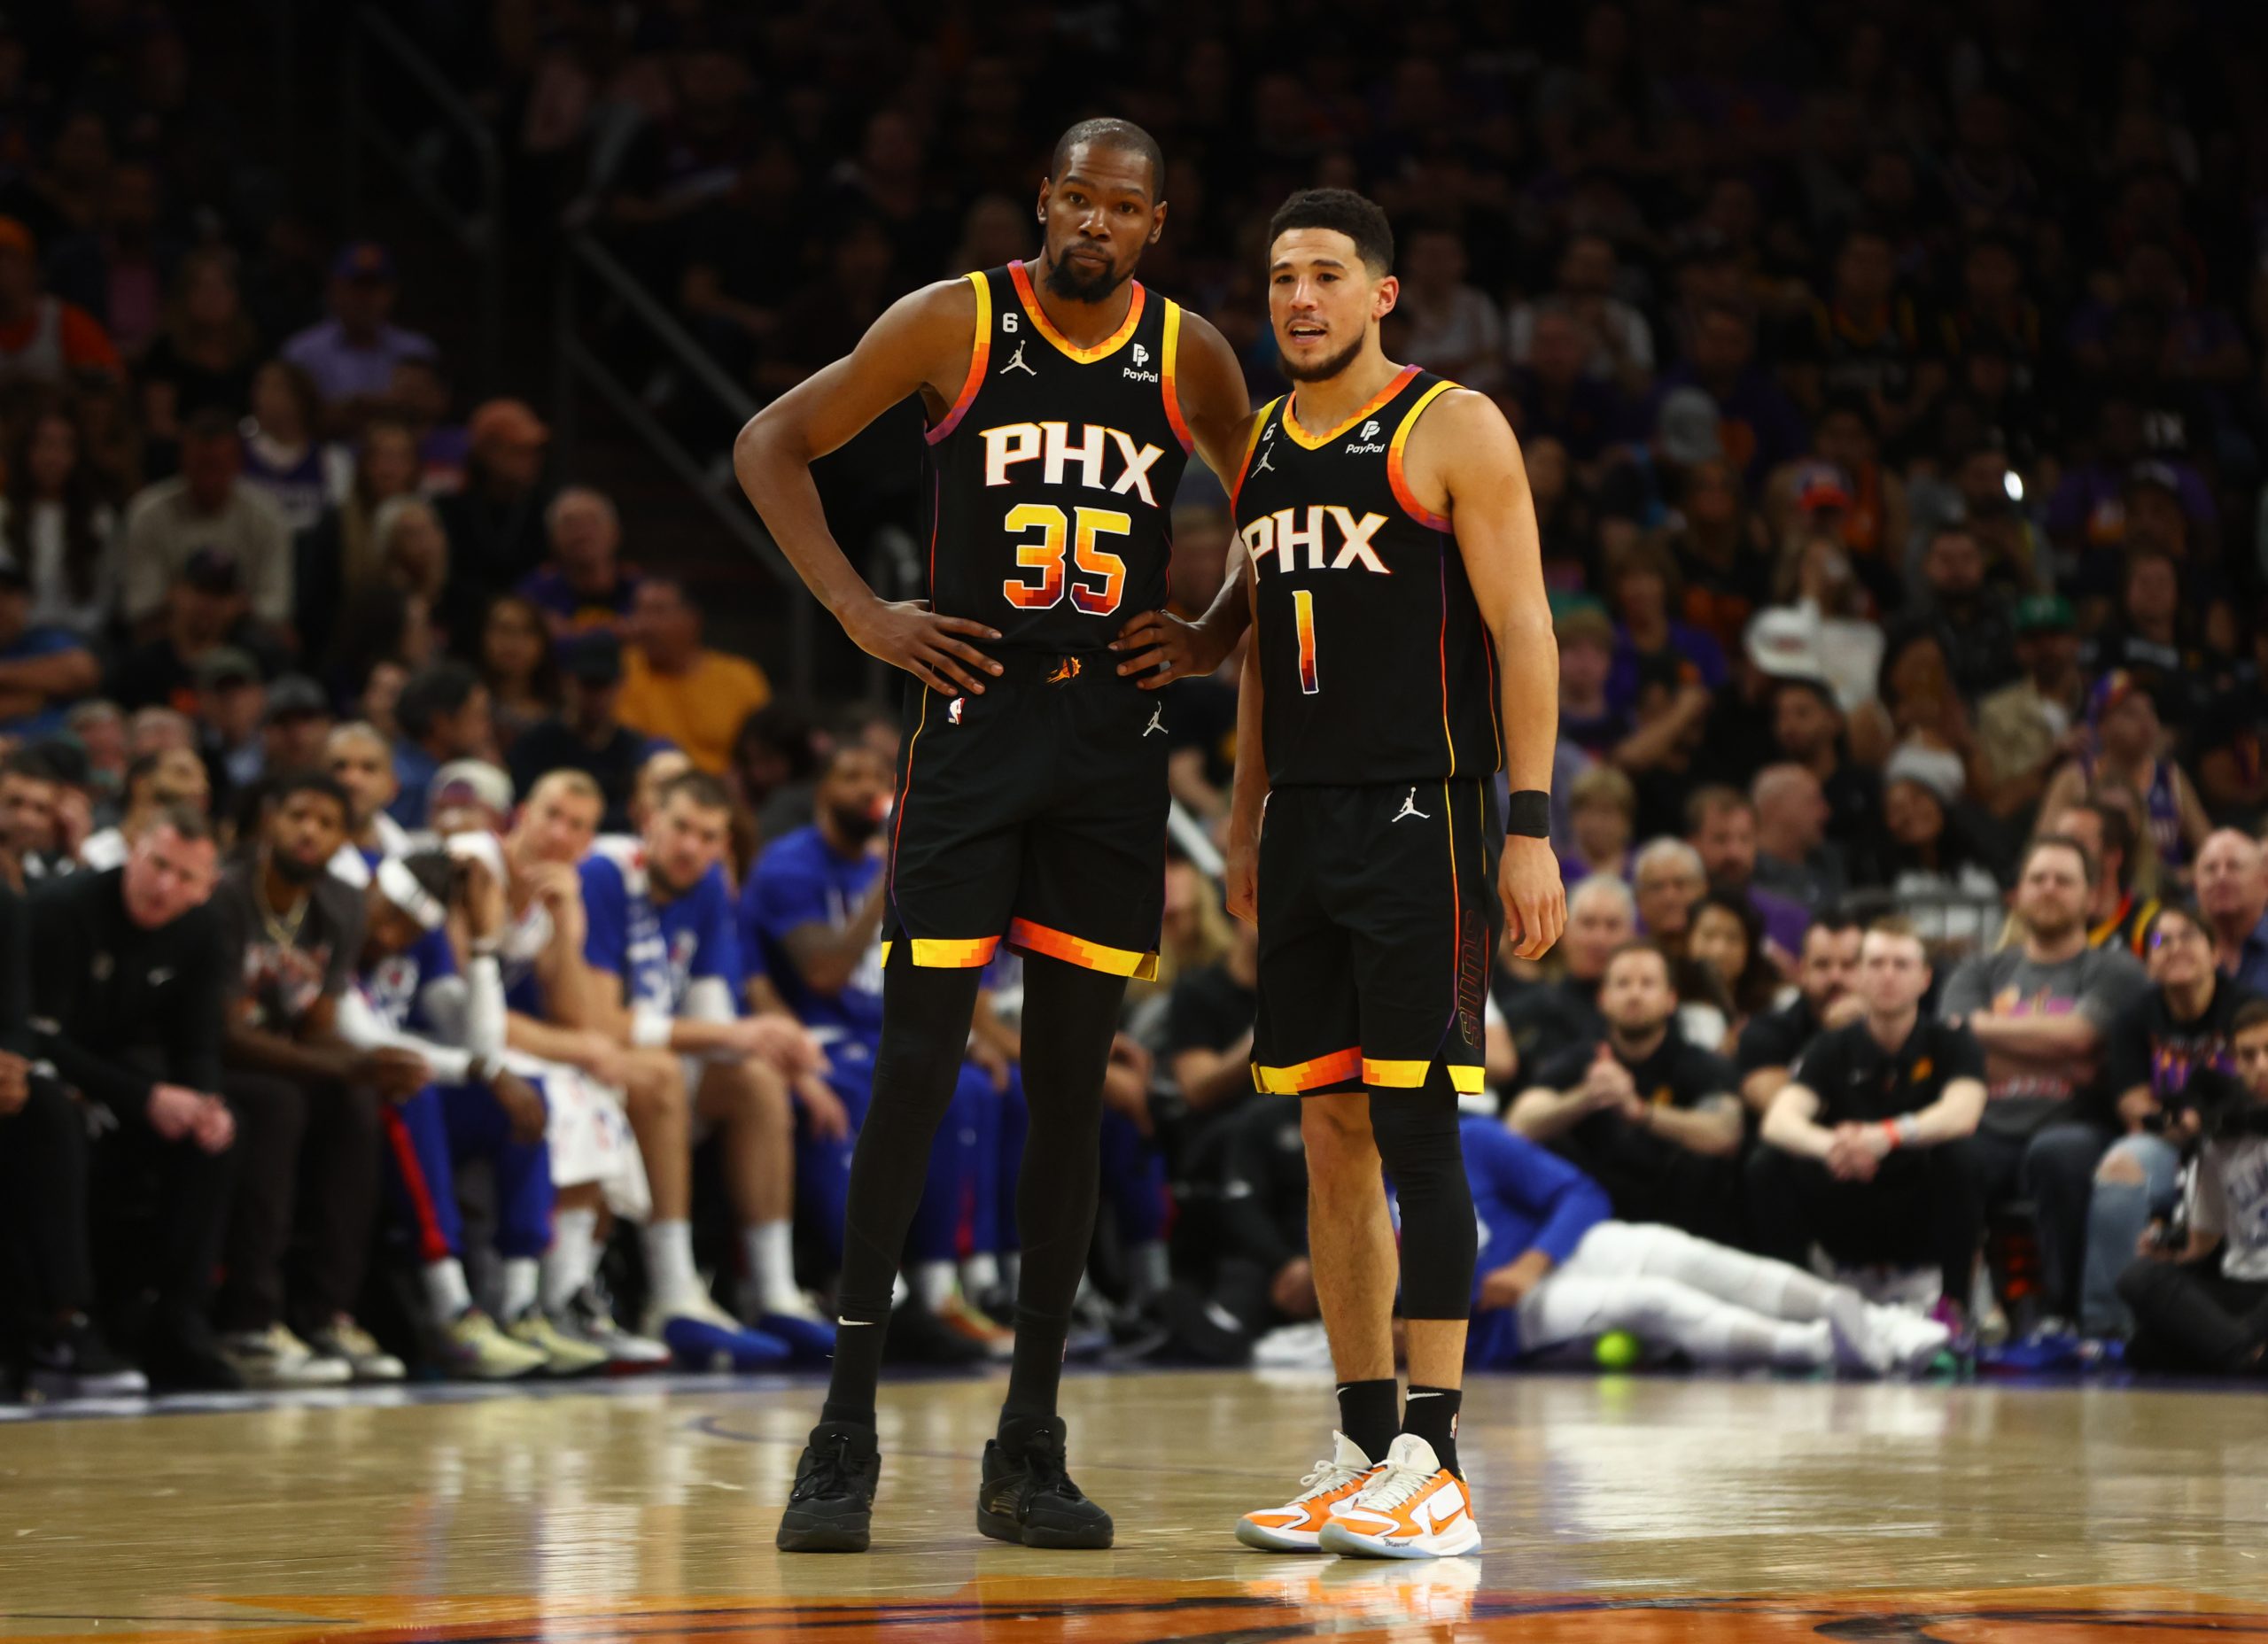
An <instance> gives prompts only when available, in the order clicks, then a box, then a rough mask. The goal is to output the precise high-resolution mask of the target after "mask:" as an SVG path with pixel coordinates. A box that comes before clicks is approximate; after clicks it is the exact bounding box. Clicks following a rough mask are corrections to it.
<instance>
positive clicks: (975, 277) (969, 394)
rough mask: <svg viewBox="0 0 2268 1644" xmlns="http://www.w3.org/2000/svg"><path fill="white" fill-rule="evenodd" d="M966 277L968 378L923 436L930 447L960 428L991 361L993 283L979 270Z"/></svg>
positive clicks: (964, 379) (963, 379)
mask: <svg viewBox="0 0 2268 1644" xmlns="http://www.w3.org/2000/svg"><path fill="white" fill-rule="evenodd" d="M967 277H968V283H969V284H970V285H971V286H972V287H974V288H975V291H976V339H975V342H974V343H972V344H971V345H969V350H968V375H967V376H964V377H963V378H961V381H960V393H959V395H958V396H957V397H956V398H955V399H954V400H953V403H952V408H951V410H949V411H947V412H946V413H945V415H944V417H942V418H941V419H940V420H939V421H938V423H937V425H936V427H935V428H933V429H931V430H928V433H927V434H925V435H924V436H923V438H926V439H927V440H928V442H929V443H930V444H931V445H933V446H934V445H936V443H937V442H938V441H939V440H941V439H943V438H944V437H945V436H946V435H947V434H950V433H951V432H952V431H953V430H954V429H956V428H958V427H959V426H960V420H961V418H962V417H964V416H966V415H968V407H970V406H972V405H974V404H975V401H976V391H977V390H978V389H980V388H982V387H983V386H984V368H985V365H986V364H987V362H988V361H990V359H991V358H992V282H991V281H990V280H988V279H986V278H985V277H984V275H983V271H982V270H980V271H978V272H977V273H975V274H972V275H968V276H967Z"/></svg>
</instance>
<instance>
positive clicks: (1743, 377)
mask: <svg viewBox="0 0 2268 1644" xmlns="http://www.w3.org/2000/svg"><path fill="white" fill-rule="evenodd" d="M1658 387H1659V393H1658V398H1657V399H1656V405H1657V407H1659V406H1660V405H1662V404H1663V403H1664V402H1665V401H1666V400H1667V399H1669V398H1670V397H1671V396H1672V395H1674V394H1675V393H1676V392H1678V391H1679V390H1681V389H1685V388H1698V389H1700V390H1701V391H1702V392H1704V393H1705V394H1707V395H1708V396H1709V399H1710V401H1711V403H1712V404H1713V405H1714V406H1715V407H1716V408H1717V415H1718V429H1719V434H1720V438H1721V439H1722V441H1723V446H1724V452H1725V454H1726V455H1727V456H1728V457H1730V458H1731V459H1732V460H1733V461H1735V462H1736V463H1738V464H1739V465H1740V467H1741V469H1742V472H1743V474H1744V477H1746V479H1747V481H1748V483H1749V484H1750V485H1762V484H1763V483H1764V481H1765V479H1766V478H1767V477H1768V476H1769V475H1770V474H1771V472H1772V470H1773V469H1775V468H1777V467H1778V466H1779V465H1780V464H1781V463H1783V462H1785V461H1788V460H1789V459H1790V457H1794V456H1797V455H1799V454H1801V453H1802V452H1803V450H1804V447H1805V446H1806V444H1807V443H1808V442H1807V440H1806V438H1805V434H1804V425H1803V418H1802V416H1801V415H1800V414H1799V413H1798V411H1797V409H1796V407H1795V405H1794V404H1793V402H1792V401H1790V399H1789V398H1788V396H1787V395H1786V394H1785V393H1784V392H1782V390H1781V388H1780V385H1779V384H1776V383H1775V382H1774V381H1773V380H1772V377H1771V375H1770V373H1768V372H1767V371H1766V370H1765V369H1764V368H1763V367H1762V366H1760V365H1759V364H1758V363H1757V360H1756V328H1755V323H1754V322H1753V321H1752V320H1751V318H1750V316H1749V314H1748V313H1747V311H1746V310H1744V308H1742V307H1740V306H1738V305H1736V304H1735V303H1730V302H1713V303H1710V304H1707V305H1705V306H1704V307H1703V308H1702V310H1701V314H1700V317H1699V319H1698V321H1697V322H1696V324H1695V326H1694V331H1693V341H1692V347H1691V352H1690V353H1689V355H1688V356H1687V358H1686V359H1685V360H1683V361H1680V362H1679V363H1678V364H1676V365H1674V366H1672V367H1671V368H1669V369H1668V370H1666V371H1665V372H1663V373H1662V376H1661V380H1660V383H1659V384H1658Z"/></svg>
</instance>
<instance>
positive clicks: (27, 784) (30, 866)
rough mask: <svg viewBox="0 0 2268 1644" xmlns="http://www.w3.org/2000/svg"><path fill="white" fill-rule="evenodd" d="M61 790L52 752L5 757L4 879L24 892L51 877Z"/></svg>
mask: <svg viewBox="0 0 2268 1644" xmlns="http://www.w3.org/2000/svg"><path fill="white" fill-rule="evenodd" d="M61 787H62V772H60V770H58V767H57V763H56V761H55V759H54V758H53V757H52V755H51V750H50V748H48V747H45V746H41V745H36V744H35V745H34V746H32V747H28V748H13V749H12V750H10V751H9V752H7V753H5V754H0V877H4V878H5V879H6V880H8V882H9V883H10V884H12V885H13V886H15V888H17V889H19V890H21V889H24V888H26V887H27V885H28V884H30V883H32V882H34V881H36V880H43V879H46V878H48V877H50V872H51V871H52V868H53V866H54V852H55V831H56V830H55V820H56V810H57V806H58V792H59V790H60V789H61Z"/></svg>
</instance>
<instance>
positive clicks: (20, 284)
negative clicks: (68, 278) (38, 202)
mask: <svg viewBox="0 0 2268 1644" xmlns="http://www.w3.org/2000/svg"><path fill="white" fill-rule="evenodd" d="M124 370H125V367H124V365H123V364H122V362H121V361H120V360H119V357H118V350H117V348H116V347H115V346H114V345H113V344H112V342H111V339H110V337H109V335H108V334H107V333H106V332H105V331H104V330H103V328H102V325H101V323H100V322H98V321H97V320H96V319H95V317H94V316H93V315H92V314H89V313H88V312H87V311H86V310H85V309H83V308H82V307H80V306H78V305H77V304H75V303H67V302H65V301H64V300H63V299H61V298H60V297H56V296H52V295H50V294H49V293H47V292H45V291H42V290H41V289H40V274H39V248H38V246H37V244H35V242H34V241H33V239H32V235H31V230H30V229H27V228H25V227H24V225H23V224H22V223H20V222H19V221H16V219H14V218H13V217H0V385H13V384H37V385H40V386H43V387H48V388H60V387H62V386H63V385H64V384H66V382H67V381H68V380H69V379H70V378H71V377H72V376H74V374H76V373H79V372H82V371H92V372H99V373H103V374H105V375H108V376H122V375H123V374H124Z"/></svg>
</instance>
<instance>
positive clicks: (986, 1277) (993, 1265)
mask: <svg viewBox="0 0 2268 1644" xmlns="http://www.w3.org/2000/svg"><path fill="white" fill-rule="evenodd" d="M960 1287H961V1289H962V1290H963V1291H967V1293H968V1294H969V1295H972V1296H989V1295H990V1294H991V1293H992V1292H993V1291H996V1290H998V1289H999V1288H1000V1259H999V1258H998V1256H996V1255H994V1254H993V1253H992V1252H990V1251H989V1250H980V1251H978V1252H976V1253H975V1255H973V1256H971V1257H970V1258H969V1259H968V1260H966V1261H964V1262H962V1263H961V1264H960Z"/></svg>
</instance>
